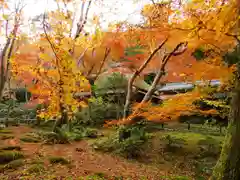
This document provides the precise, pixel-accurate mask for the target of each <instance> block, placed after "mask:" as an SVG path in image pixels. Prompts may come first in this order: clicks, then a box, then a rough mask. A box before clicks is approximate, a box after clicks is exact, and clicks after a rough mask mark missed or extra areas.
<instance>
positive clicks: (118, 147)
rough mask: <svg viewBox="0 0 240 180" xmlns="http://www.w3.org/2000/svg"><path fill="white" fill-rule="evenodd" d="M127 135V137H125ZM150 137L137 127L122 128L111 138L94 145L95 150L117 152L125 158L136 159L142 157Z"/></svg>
mask: <svg viewBox="0 0 240 180" xmlns="http://www.w3.org/2000/svg"><path fill="white" fill-rule="evenodd" d="M125 133H126V134H127V136H125V135H123V134H125ZM123 136H124V137H123ZM149 137H150V136H149V135H148V134H147V133H146V132H145V130H144V128H139V127H137V126H132V127H131V126H130V127H122V128H119V130H118V132H117V133H116V134H114V135H112V136H111V137H110V138H107V139H104V140H100V141H97V142H96V143H94V144H93V148H94V149H95V150H100V151H105V152H115V153H117V154H120V155H122V156H124V157H127V158H134V159H135V158H138V157H140V156H141V155H142V153H141V152H142V150H143V148H144V146H143V145H144V144H145V143H146V142H147V140H148V139H149Z"/></svg>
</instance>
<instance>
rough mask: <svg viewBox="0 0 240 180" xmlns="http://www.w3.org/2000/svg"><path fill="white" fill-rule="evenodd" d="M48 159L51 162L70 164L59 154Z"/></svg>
mask: <svg viewBox="0 0 240 180" xmlns="http://www.w3.org/2000/svg"><path fill="white" fill-rule="evenodd" d="M48 160H49V162H50V163H51V164H62V165H66V164H70V162H69V161H68V160H67V159H65V158H63V157H59V156H52V157H49V158H48Z"/></svg>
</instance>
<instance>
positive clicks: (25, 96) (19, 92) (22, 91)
mask: <svg viewBox="0 0 240 180" xmlns="http://www.w3.org/2000/svg"><path fill="white" fill-rule="evenodd" d="M15 97H16V99H17V100H18V101H19V102H26V100H27V101H29V100H30V98H31V93H30V92H29V91H27V89H26V88H19V89H16V91H15Z"/></svg>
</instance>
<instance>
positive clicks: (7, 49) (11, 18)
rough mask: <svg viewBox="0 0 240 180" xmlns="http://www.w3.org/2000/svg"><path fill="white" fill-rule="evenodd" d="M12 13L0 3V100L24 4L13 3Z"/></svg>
mask: <svg viewBox="0 0 240 180" xmlns="http://www.w3.org/2000/svg"><path fill="white" fill-rule="evenodd" d="M14 5H15V8H14V11H13V12H12V10H11V9H10V8H9V4H8V3H7V2H4V1H3V2H1V3H0V9H1V12H2V14H1V16H2V19H3V21H2V22H1V23H3V27H4V28H2V29H1V35H2V36H4V37H5V40H4V45H3V49H2V51H1V54H0V66H1V68H0V99H2V96H3V91H4V88H5V85H6V82H9V83H10V78H11V77H10V72H9V70H10V68H11V62H10V60H11V58H12V56H13V55H14V52H15V51H16V48H17V45H18V44H17V42H18V41H19V27H20V25H21V20H22V11H23V8H24V6H25V5H24V2H23V1H21V0H19V1H16V2H15V4H14Z"/></svg>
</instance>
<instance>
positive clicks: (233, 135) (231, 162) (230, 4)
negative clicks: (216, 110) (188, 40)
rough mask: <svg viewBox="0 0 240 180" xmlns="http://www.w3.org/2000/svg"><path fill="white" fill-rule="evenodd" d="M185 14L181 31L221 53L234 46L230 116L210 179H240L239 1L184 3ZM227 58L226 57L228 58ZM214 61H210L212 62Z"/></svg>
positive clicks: (231, 60) (231, 57) (231, 59)
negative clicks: (234, 69) (234, 68)
mask: <svg viewBox="0 0 240 180" xmlns="http://www.w3.org/2000/svg"><path fill="white" fill-rule="evenodd" d="M182 10H183V12H184V14H185V15H186V17H187V18H186V19H187V20H186V21H185V22H184V23H183V24H182V25H184V26H185V27H182V28H183V29H184V30H187V31H190V32H191V33H192V35H197V37H198V38H201V39H202V40H204V41H205V43H206V44H211V45H212V46H214V47H215V48H216V49H219V50H220V52H221V53H220V54H219V55H220V56H221V55H223V53H226V51H231V50H233V48H235V52H234V55H232V56H230V61H228V63H229V62H234V61H233V57H234V59H235V60H237V61H235V62H234V63H232V64H229V65H236V72H235V74H236V75H235V85H234V90H233V92H232V104H231V112H230V115H229V121H230V122H229V126H228V132H227V134H226V137H225V141H224V144H223V147H222V152H221V155H220V158H219V160H218V162H217V164H216V166H215V168H214V171H213V174H212V177H211V179H213V180H215V179H216V180H220V179H221V180H222V179H223V180H225V179H226V180H228V179H239V178H240V171H239V169H240V168H239V167H240V154H239V152H240V146H239V143H238V139H239V137H240V134H239V133H240V129H239V127H240V125H239V118H240V114H239V102H240V99H239V97H240V91H239V87H240V86H239V84H240V83H239V73H240V70H239V61H238V58H237V57H239V50H238V47H239V42H240V41H239V32H240V31H239V30H240V29H239V18H238V17H239V2H238V1H231V0H230V1H209V2H208V3H206V2H205V1H197V2H194V3H187V4H186V6H184V8H183V9H182ZM227 59H229V58H227ZM213 62H214V61H212V63H213Z"/></svg>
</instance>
